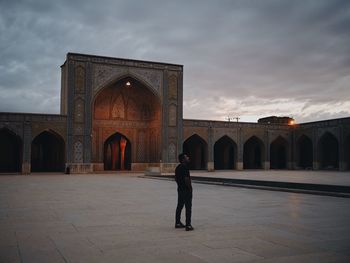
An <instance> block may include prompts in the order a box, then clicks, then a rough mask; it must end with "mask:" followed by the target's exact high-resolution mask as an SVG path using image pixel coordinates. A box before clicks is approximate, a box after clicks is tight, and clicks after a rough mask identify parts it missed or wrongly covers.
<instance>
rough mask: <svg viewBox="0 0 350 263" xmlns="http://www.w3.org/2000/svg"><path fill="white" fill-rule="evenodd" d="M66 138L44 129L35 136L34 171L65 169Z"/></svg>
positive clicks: (32, 155)
mask: <svg viewBox="0 0 350 263" xmlns="http://www.w3.org/2000/svg"><path fill="white" fill-rule="evenodd" d="M64 148H65V147H64V140H63V139H62V138H61V137H60V136H59V135H57V134H55V133H53V132H51V131H44V132H42V133H40V134H39V135H38V136H36V137H35V138H34V140H33V141H32V149H31V171H32V172H63V171H64V163H65V160H64V151H65V150H64Z"/></svg>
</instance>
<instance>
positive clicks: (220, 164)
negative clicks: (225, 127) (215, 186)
mask: <svg viewBox="0 0 350 263" xmlns="http://www.w3.org/2000/svg"><path fill="white" fill-rule="evenodd" d="M236 161H237V145H236V143H235V142H234V141H233V140H232V139H231V138H229V137H228V136H227V135H225V136H223V137H221V138H220V139H219V140H217V141H216V142H215V144H214V169H215V170H229V169H231V170H232V169H235V168H236Z"/></svg>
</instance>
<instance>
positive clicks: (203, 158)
mask: <svg viewBox="0 0 350 263" xmlns="http://www.w3.org/2000/svg"><path fill="white" fill-rule="evenodd" d="M207 149H208V146H207V143H206V142H205V141H204V140H203V139H202V138H201V137H199V136H198V135H197V134H194V135H192V136H191V137H190V138H188V139H187V140H186V141H185V142H184V143H183V152H184V153H185V154H187V155H188V156H189V157H190V163H189V168H190V169H191V170H204V169H206V167H207Z"/></svg>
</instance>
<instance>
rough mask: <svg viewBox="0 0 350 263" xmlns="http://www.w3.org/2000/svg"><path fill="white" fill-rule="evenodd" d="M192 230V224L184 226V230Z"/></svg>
mask: <svg viewBox="0 0 350 263" xmlns="http://www.w3.org/2000/svg"><path fill="white" fill-rule="evenodd" d="M192 230H194V228H193V226H191V225H189V226H186V231H192Z"/></svg>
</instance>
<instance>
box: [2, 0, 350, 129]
mask: <svg viewBox="0 0 350 263" xmlns="http://www.w3.org/2000/svg"><path fill="white" fill-rule="evenodd" d="M67 52H75V53H85V54H95V55H102V56H111V57H120V58H132V59H140V60H151V61H160V62H168V63H175V64H182V65H184V118H194V119H213V120H225V118H226V117H227V116H231V117H236V116H239V117H240V121H257V119H258V118H260V117H265V116H269V115H277V116H291V117H294V118H295V119H296V121H297V122H307V121H312V120H323V119H329V118H340V117H349V116H350V1H348V0H344V1H337V0H294V1H291V0H275V1H270V0H264V1H261V0H256V1H254V0H244V1H243V0H242V1H235V0H216V1H214V0H210V1H209V0H197V1H194V0H178V1H174V0H172V1H167V0H159V1H153V0H147V1H146V0H144V1H134V0H99V1H89V0H74V1H72V0H67V1H59V0H56V1H49V0H23V1H22V0H11V1H9V0H0V111H6V112H35V113H36V112H38V113H59V104H60V103H59V102H60V65H61V64H63V62H64V60H65V56H66V53H67Z"/></svg>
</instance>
